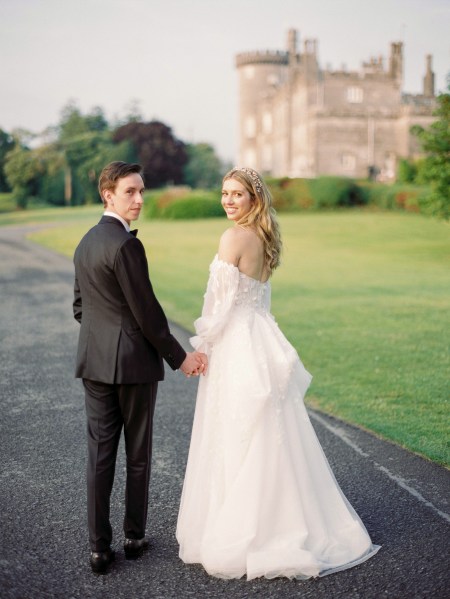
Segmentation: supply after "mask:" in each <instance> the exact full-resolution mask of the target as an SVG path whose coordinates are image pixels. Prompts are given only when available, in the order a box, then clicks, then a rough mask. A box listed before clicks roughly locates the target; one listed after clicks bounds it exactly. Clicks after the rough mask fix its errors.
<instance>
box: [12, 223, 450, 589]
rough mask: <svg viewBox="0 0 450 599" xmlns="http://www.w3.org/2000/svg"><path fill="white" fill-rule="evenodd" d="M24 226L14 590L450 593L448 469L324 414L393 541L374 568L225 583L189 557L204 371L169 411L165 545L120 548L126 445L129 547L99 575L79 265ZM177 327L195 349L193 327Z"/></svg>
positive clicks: (16, 241)
mask: <svg viewBox="0 0 450 599" xmlns="http://www.w3.org/2000/svg"><path fill="white" fill-rule="evenodd" d="M24 231H25V229H24V228H22V229H19V228H14V227H3V228H0V302H1V303H0V341H1V343H0V510H1V512H0V513H1V516H0V597H1V598H4V599H10V598H11V599H12V598H14V599H19V598H20V599H28V598H30V599H31V598H32V599H44V598H47V597H48V598H61V599H68V598H80V599H89V598H99V599H100V598H111V599H120V598H122V597H123V598H127V599H135V598H141V597H149V598H152V599H160V598H161V599H170V598H180V599H184V598H188V597H193V598H194V597H195V598H196V599H197V598H199V599H201V598H203V597H205V598H206V597H227V598H233V599H234V598H236V599H240V598H246V597H254V596H258V597H261V598H264V599H266V598H272V597H281V598H291V597H302V598H314V599H357V598H361V599H372V598H376V599H379V598H392V599H402V598H405V599H414V598H425V597H426V598H428V597H429V598H439V599H441V598H442V599H443V598H444V597H447V598H448V597H449V596H450V576H449V567H448V566H449V564H448V561H447V560H448V557H447V556H448V549H449V546H448V539H449V530H450V526H449V521H450V519H449V516H448V515H447V514H449V513H450V509H449V505H448V496H449V490H450V489H449V487H450V480H449V479H450V476H449V472H448V471H447V470H445V469H444V468H441V467H439V466H436V465H435V464H432V463H430V462H428V461H426V460H423V459H421V458H419V457H417V456H415V455H413V454H410V453H408V452H406V451H403V450H402V449H400V448H398V447H396V446H394V445H392V444H390V443H386V442H383V441H380V440H379V439H377V438H375V437H374V436H372V435H369V434H368V433H366V432H364V431H361V430H359V429H356V428H354V427H351V426H348V425H346V424H344V423H342V422H340V421H338V420H335V419H332V418H329V417H327V416H325V415H323V414H318V413H313V412H312V413H311V416H312V421H313V424H314V426H315V428H316V430H317V433H318V435H319V437H320V440H321V442H322V445H323V447H324V450H325V452H326V454H327V456H328V457H329V460H330V462H331V465H332V467H333V469H334V472H335V474H336V478H337V479H338V481H339V483H340V484H341V486H342V488H343V490H344V493H345V494H346V495H347V497H348V498H349V500H350V502H351V503H352V504H353V506H354V507H355V509H356V510H357V512H358V513H359V515H360V516H361V518H362V520H363V521H364V523H365V524H366V526H367V528H368V530H369V533H370V534H371V536H372V538H373V540H374V542H375V543H378V544H381V545H383V547H382V549H381V551H380V552H379V553H378V554H377V555H376V556H375V557H374V558H373V559H371V560H369V561H368V562H366V563H364V564H362V565H361V566H358V567H356V568H353V569H351V570H347V571H345V572H341V573H338V574H334V575H331V576H328V577H325V578H322V579H319V580H310V581H306V582H305V581H303V582H301V581H289V580H286V579H276V580H272V581H268V580H256V581H252V582H246V581H245V580H240V581H223V580H218V579H214V578H211V577H209V576H208V575H207V574H206V573H205V572H204V571H203V569H202V568H201V567H199V566H185V565H184V564H183V563H182V562H181V561H180V560H179V559H178V556H177V551H178V547H177V543H176V540H175V534H174V533H175V523H176V517H177V509H178V503H179V497H180V491H181V484H182V478H183V471H184V466H185V463H186V458H187V450H188V444H189V435H190V428H191V423H192V416H193V409H194V401H195V392H196V385H197V381H196V380H193V379H192V380H189V381H187V380H186V379H185V378H184V377H182V375H181V374H179V373H178V374H177V373H172V372H171V371H169V372H168V374H167V380H166V381H165V382H164V383H163V384H162V385H161V388H160V393H159V398H158V402H157V409H156V422H155V442H154V465H153V474H152V482H151V500H150V501H151V503H150V510H149V533H150V535H151V537H152V542H153V547H152V549H151V550H150V551H149V552H148V553H147V554H145V556H144V557H143V558H142V559H141V560H138V561H137V562H127V561H126V560H125V559H124V556H123V552H122V550H121V540H122V537H121V520H122V515H123V483H124V460H123V447H121V449H120V454H121V457H120V460H119V463H118V467H117V475H116V484H115V488H114V492H113V497H112V521H113V526H114V531H115V535H116V536H115V543H116V545H117V548H118V550H119V553H118V556H117V561H116V563H115V566H114V568H113V569H112V571H111V573H110V574H109V575H108V576H103V577H96V576H94V575H93V574H92V573H91V572H90V569H89V566H88V553H89V548H88V543H87V534H86V521H85V483H84V470H85V463H86V451H85V430H84V427H85V423H84V406H83V394H82V390H81V384H80V382H79V381H76V380H74V378H73V362H74V352H75V345H76V340H77V333H78V325H77V324H76V323H75V321H73V320H72V317H71V301H72V265H71V262H70V260H67V259H66V258H63V257H61V256H57V255H55V254H53V253H52V252H49V251H47V250H45V249H43V248H40V247H39V246H37V245H34V244H32V243H31V242H28V241H25V240H24V237H23V233H24ZM173 329H174V332H175V334H176V335H177V337H178V338H179V339H180V341H182V343H183V344H185V345H187V338H188V335H187V333H186V332H185V331H183V330H181V329H179V328H178V327H173Z"/></svg>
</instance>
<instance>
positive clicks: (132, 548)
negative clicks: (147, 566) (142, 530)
mask: <svg viewBox="0 0 450 599" xmlns="http://www.w3.org/2000/svg"><path fill="white" fill-rule="evenodd" d="M148 546H149V540H148V537H143V538H142V539H125V542H124V544H123V548H124V551H125V557H126V558H127V559H137V558H138V557H141V555H142V554H143V553H144V551H146V550H147V549H148Z"/></svg>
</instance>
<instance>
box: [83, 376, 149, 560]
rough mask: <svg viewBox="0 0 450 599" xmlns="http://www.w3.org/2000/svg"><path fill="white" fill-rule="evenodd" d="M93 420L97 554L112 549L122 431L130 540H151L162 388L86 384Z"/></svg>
mask: <svg viewBox="0 0 450 599" xmlns="http://www.w3.org/2000/svg"><path fill="white" fill-rule="evenodd" d="M83 385H84V390H85V402H86V416H87V440H88V464H87V507H88V527H89V542H90V546H91V551H105V550H106V549H108V548H109V547H110V545H111V541H112V528H111V523H110V497H111V491H112V487H113V483H114V473H115V467H116V457H117V448H118V445H119V440H120V435H121V432H122V428H123V430H124V437H125V451H126V459H127V481H126V490H125V518H124V524H123V529H124V533H125V537H126V538H129V539H141V538H142V537H143V536H145V526H146V522H147V509H148V486H149V481H150V469H151V458H152V433H153V414H154V410H155V402H156V392H157V389H158V383H149V384H144V385H118V384H114V385H108V384H106V383H99V382H97V381H91V380H87V379H83Z"/></svg>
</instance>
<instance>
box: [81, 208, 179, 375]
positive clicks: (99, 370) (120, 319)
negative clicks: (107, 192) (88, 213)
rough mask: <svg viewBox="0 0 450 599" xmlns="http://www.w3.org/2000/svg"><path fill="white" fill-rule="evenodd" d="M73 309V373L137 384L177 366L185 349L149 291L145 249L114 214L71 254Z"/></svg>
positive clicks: (102, 222)
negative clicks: (75, 334)
mask: <svg viewBox="0 0 450 599" xmlns="http://www.w3.org/2000/svg"><path fill="white" fill-rule="evenodd" d="M74 264H75V289H74V294H75V297H74V302H73V312H74V317H75V319H76V320H78V322H80V323H81V329H80V337H79V341H78V352H77V361H76V377H79V378H85V379H91V380H94V381H100V382H104V383H110V384H112V383H119V384H139V383H151V382H155V381H160V380H162V379H163V378H164V366H163V361H162V358H164V359H165V360H166V362H167V363H168V364H169V366H170V367H171V368H172V369H176V368H179V367H180V365H181V364H182V362H183V360H184V359H185V357H186V352H185V351H184V349H183V348H182V347H181V345H180V344H179V343H178V341H177V340H176V339H175V337H173V335H172V334H171V333H170V330H169V325H168V323H167V318H166V316H165V314H164V312H163V309H162V308H161V306H160V304H159V302H158V300H157V299H156V297H155V294H154V293H153V289H152V285H151V283H150V279H149V275H148V265H147V258H146V256H145V250H144V246H143V245H142V243H141V242H140V241H139V239H136V237H135V236H134V235H132V234H131V233H128V232H127V231H126V229H125V227H124V226H123V224H122V223H121V222H120V221H119V220H118V219H116V218H114V217H113V216H103V217H102V219H101V220H100V222H99V224H98V225H96V226H95V227H93V228H92V229H91V230H90V231H88V232H87V233H86V235H85V236H84V237H83V239H82V240H81V241H80V243H79V245H78V247H77V249H76V250H75V255H74Z"/></svg>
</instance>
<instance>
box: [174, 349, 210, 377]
mask: <svg viewBox="0 0 450 599" xmlns="http://www.w3.org/2000/svg"><path fill="white" fill-rule="evenodd" d="M180 370H181V371H182V372H183V374H184V375H185V376H186V377H187V378H189V377H191V376H199V374H203V376H204V375H205V374H206V371H207V370H208V356H207V355H206V354H202V353H201V352H198V351H194V352H188V353H187V354H186V358H185V359H184V362H183V363H182V364H181V366H180Z"/></svg>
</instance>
